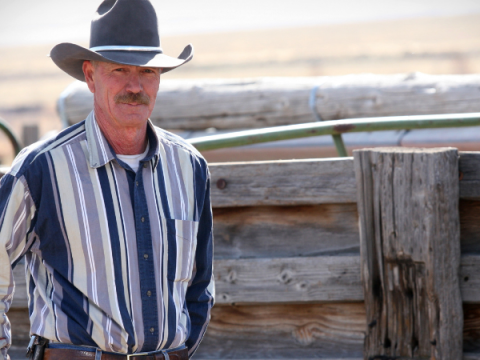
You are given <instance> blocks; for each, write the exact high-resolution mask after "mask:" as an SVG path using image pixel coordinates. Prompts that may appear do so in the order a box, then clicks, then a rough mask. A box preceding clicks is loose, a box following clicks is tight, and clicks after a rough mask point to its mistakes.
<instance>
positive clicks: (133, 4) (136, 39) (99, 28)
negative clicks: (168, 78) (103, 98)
mask: <svg viewBox="0 0 480 360" xmlns="http://www.w3.org/2000/svg"><path fill="white" fill-rule="evenodd" d="M50 57H51V58H52V60H53V62H54V63H55V64H56V65H57V66H58V67H59V68H60V69H62V70H63V71H65V72H66V73H67V74H69V75H71V76H73V77H74V78H75V79H78V80H81V81H85V77H84V74H83V70H82V65H83V62H84V61H85V60H92V61H106V62H111V63H117V64H125V65H135V66H144V67H158V68H162V73H165V72H167V71H170V70H173V69H175V68H177V67H179V66H181V65H183V64H185V63H186V62H188V61H190V60H191V59H192V57H193V46H192V45H191V44H189V45H187V46H186V47H185V49H184V50H183V51H182V53H181V54H180V55H179V56H178V58H175V57H171V56H168V55H165V54H163V50H162V48H161V47H160V36H159V34H158V23H157V14H156V13H155V9H154V8H153V6H152V4H151V3H150V1H149V0H104V1H103V2H102V3H101V4H100V6H99V7H98V9H97V12H96V14H95V16H94V18H93V20H92V25H91V30H90V48H89V49H87V48H85V47H82V46H79V45H75V44H71V43H61V44H58V45H56V46H55V47H54V48H53V49H52V50H51V52H50Z"/></svg>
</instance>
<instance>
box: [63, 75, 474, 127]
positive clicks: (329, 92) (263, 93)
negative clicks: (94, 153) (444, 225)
mask: <svg viewBox="0 0 480 360" xmlns="http://www.w3.org/2000/svg"><path fill="white" fill-rule="evenodd" d="M479 82H480V75H425V74H418V73H416V74H399V75H372V74H361V75H347V76H328V77H297V78H292V77H290V78H289V77H284V78H256V79H195V80H191V79H190V80H165V81H163V80H162V84H161V85H160V91H159V93H158V96H157V100H156V106H155V108H154V111H153V113H152V116H151V119H152V121H153V122H154V123H155V124H156V125H158V126H160V127H163V128H165V129H186V130H204V129H207V128H217V129H239V128H249V129H251V128H262V127H268V126H277V125H287V124H300V123H306V122H313V121H315V120H316V119H315V117H314V116H313V114H312V111H311V109H310V107H309V99H310V96H311V95H312V90H314V88H315V87H316V90H315V91H314V93H313V96H314V99H315V105H316V111H317V112H318V114H319V115H320V117H321V118H322V119H323V120H336V119H342V118H356V117H375V116H391V115H421V114H448V113H461V112H477V111H480V105H479V104H480V101H479V100H480V92H479V90H478V83H479ZM92 100H93V95H92V94H91V93H90V92H89V91H88V89H87V86H86V84H84V83H74V84H72V85H71V86H70V87H69V88H68V89H67V91H66V92H65V93H64V98H62V100H61V101H63V102H64V107H65V117H66V119H67V120H68V121H69V122H70V123H71V124H72V123H76V122H78V121H81V120H83V119H85V117H86V116H87V115H88V113H89V111H90V110H91V109H92V104H93V101H92ZM60 107H61V108H63V106H60Z"/></svg>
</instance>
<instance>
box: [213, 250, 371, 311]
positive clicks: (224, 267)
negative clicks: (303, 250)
mask: <svg viewBox="0 0 480 360" xmlns="http://www.w3.org/2000/svg"><path fill="white" fill-rule="evenodd" d="M214 268H215V287H216V303H217V304H242V303H243V304H260V303H267V304H269V303H270V304H271V303H289V302H290V303H294V302H331V301H344V302H351V301H363V289H362V285H361V281H360V258H359V257H358V256H319V257H305V258H301V257H297V258H284V259H242V260H217V261H215V267H214Z"/></svg>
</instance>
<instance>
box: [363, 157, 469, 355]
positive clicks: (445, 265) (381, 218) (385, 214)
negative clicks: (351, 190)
mask: <svg viewBox="0 0 480 360" xmlns="http://www.w3.org/2000/svg"><path fill="white" fill-rule="evenodd" d="M354 158H355V173H356V178H357V187H358V212H359V217H360V222H359V224H360V254H361V266H362V281H363V286H364V293H365V306H366V312H367V323H368V324H369V326H368V328H367V333H366V339H365V353H364V356H365V357H375V356H381V355H384V356H404V357H425V358H435V359H459V358H461V356H462V329H463V313H462V303H461V295H460V287H459V279H458V276H459V266H460V220H459V215H458V196H459V195H458V188H459V187H458V183H459V179H458V153H457V150H456V149H452V148H444V149H429V150H427V149H420V150H416V149H401V148H397V149H395V148H394V149H392V148H390V149H387V148H384V149H376V150H373V149H371V150H360V151H357V152H355V153H354Z"/></svg>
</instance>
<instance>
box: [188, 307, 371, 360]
mask: <svg viewBox="0 0 480 360" xmlns="http://www.w3.org/2000/svg"><path fill="white" fill-rule="evenodd" d="M365 326H366V325H365V310H364V306H363V304H362V303H338V304H303V305H263V306H258V305H255V306H219V307H214V308H213V309H212V321H211V323H210V325H209V327H208V330H207V333H206V335H205V337H204V339H203V341H202V344H201V345H200V348H199V349H198V352H197V353H196V354H195V358H196V359H261V358H277V359H286V358H290V359H308V358H323V359H325V358H327V359H328V358H349V357H361V356H362V348H363V339H364V333H363V332H364V329H365Z"/></svg>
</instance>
